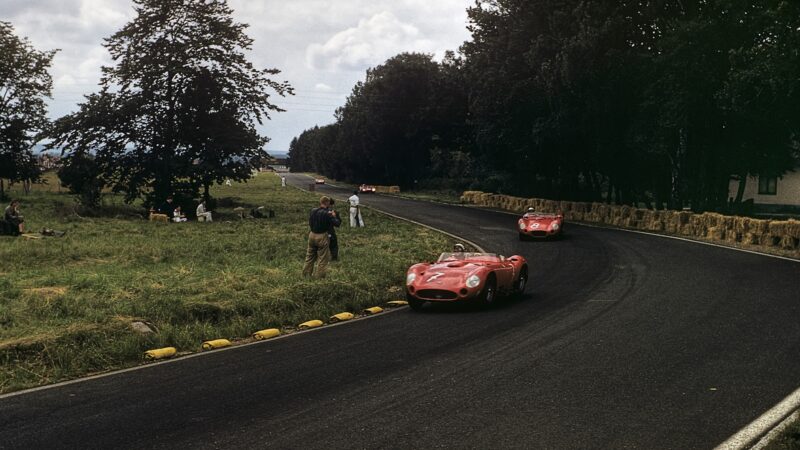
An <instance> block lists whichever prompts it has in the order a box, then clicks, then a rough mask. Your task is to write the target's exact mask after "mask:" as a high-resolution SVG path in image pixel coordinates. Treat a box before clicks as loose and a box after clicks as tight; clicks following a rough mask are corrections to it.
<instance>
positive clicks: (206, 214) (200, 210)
mask: <svg viewBox="0 0 800 450" xmlns="http://www.w3.org/2000/svg"><path fill="white" fill-rule="evenodd" d="M196 212H197V221H198V222H211V221H212V220H211V211H209V210H207V209H206V201H205V200H203V201H201V202H200V204H199V205H197V211H196Z"/></svg>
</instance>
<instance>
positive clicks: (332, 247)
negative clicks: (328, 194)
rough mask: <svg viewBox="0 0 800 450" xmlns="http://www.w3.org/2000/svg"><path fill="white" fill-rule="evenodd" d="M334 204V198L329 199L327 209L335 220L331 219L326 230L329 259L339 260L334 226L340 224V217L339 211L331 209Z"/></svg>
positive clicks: (337, 241)
mask: <svg viewBox="0 0 800 450" xmlns="http://www.w3.org/2000/svg"><path fill="white" fill-rule="evenodd" d="M335 204H336V201H335V200H334V199H331V204H330V207H329V210H330V211H331V212H332V213H333V215H334V216H336V220H334V221H331V228H330V229H329V230H328V239H330V246H329V247H330V250H331V261H338V260H339V238H338V237H337V236H336V227H338V226H339V225H341V224H342V218H341V216H339V211H336V210H334V209H333V206H334V205H335Z"/></svg>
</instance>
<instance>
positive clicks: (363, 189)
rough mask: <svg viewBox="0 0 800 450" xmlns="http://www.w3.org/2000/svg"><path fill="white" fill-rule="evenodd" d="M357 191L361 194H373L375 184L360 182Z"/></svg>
mask: <svg viewBox="0 0 800 450" xmlns="http://www.w3.org/2000/svg"><path fill="white" fill-rule="evenodd" d="M358 192H360V193H362V194H374V193H375V186H372V185H369V184H362V185H361V186H359V187H358Z"/></svg>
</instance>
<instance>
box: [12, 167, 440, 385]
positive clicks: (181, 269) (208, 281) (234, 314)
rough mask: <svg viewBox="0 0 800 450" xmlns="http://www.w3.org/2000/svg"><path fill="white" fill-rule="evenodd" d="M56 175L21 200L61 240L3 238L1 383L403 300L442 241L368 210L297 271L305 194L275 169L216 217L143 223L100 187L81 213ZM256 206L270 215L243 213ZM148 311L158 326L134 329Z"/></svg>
mask: <svg viewBox="0 0 800 450" xmlns="http://www.w3.org/2000/svg"><path fill="white" fill-rule="evenodd" d="M55 183H57V182H56V181H55V180H52V181H51V182H50V184H49V185H48V186H44V187H42V186H37V187H38V188H39V189H35V191H34V192H33V193H31V194H30V195H28V196H22V195H20V198H21V199H22V211H23V213H24V214H25V217H26V225H27V228H28V229H30V230H40V229H41V228H43V227H48V228H54V229H58V230H63V231H66V232H67V234H66V236H65V237H62V238H47V237H45V238H41V239H30V240H29V239H25V238H19V237H18V238H12V237H0V392H8V391H13V390H17V389H21V388H25V387H30V386H35V385H41V384H46V383H52V382H55V381H59V380H63V379H68V378H74V377H77V376H81V375H84V374H88V373H91V372H96V371H102V370H107V369H112V368H119V367H125V366H130V365H134V364H136V363H138V362H139V361H141V354H142V352H143V351H144V350H146V349H148V348H154V347H161V346H176V347H178V349H179V350H180V351H197V350H198V349H199V347H200V343H201V342H202V341H203V340H205V339H211V338H229V339H240V338H244V337H246V336H249V334H250V333H252V332H253V331H255V330H257V329H262V328H267V327H284V328H291V327H292V326H294V325H296V324H298V323H300V322H302V321H305V320H309V319H314V318H320V319H325V318H327V317H329V316H330V315H331V314H334V313H337V312H341V311H359V310H361V309H362V308H363V307H365V306H372V305H374V304H378V303H381V302H384V301H386V300H391V299H395V298H399V297H400V296H401V295H402V283H403V278H404V275H405V269H406V268H407V267H408V266H409V265H410V264H413V263H414V262H417V261H419V260H422V259H430V258H433V257H435V256H436V255H437V254H438V253H439V252H440V251H441V250H442V249H445V248H448V247H449V246H450V242H449V239H448V238H446V237H444V236H442V235H439V234H438V233H435V232H432V231H429V230H427V229H422V228H419V227H416V226H413V225H410V224H407V223H405V222H402V221H398V220H395V219H391V218H388V217H385V216H383V215H381V214H377V213H372V212H371V211H369V210H367V211H365V215H366V217H365V221H366V222H367V223H368V224H369V227H367V228H360V229H350V228H349V227H346V226H345V227H342V228H341V229H340V230H339V233H338V234H339V242H340V259H341V261H339V262H336V263H332V264H331V266H330V268H329V272H328V277H327V278H325V279H322V280H319V279H307V278H303V277H302V276H301V271H302V265H303V257H304V253H305V246H306V239H307V234H308V225H307V220H308V212H309V210H310V209H311V208H312V207H314V206H315V205H316V203H317V201H318V197H317V196H315V195H314V194H310V193H305V192H301V191H299V190H296V189H293V188H281V187H280V180H279V178H278V177H276V176H274V175H272V174H260V175H258V176H257V177H254V178H253V179H251V180H250V181H249V182H248V183H243V184H234V185H233V186H230V187H227V186H220V187H217V188H216V189H215V190H214V191H213V192H212V194H213V195H214V196H215V197H216V198H218V199H220V200H221V202H220V203H221V204H224V205H229V206H228V207H227V208H220V210H218V211H215V221H214V222H213V223H198V222H187V223H181V224H161V223H153V222H148V221H146V220H145V219H144V218H143V214H141V213H142V212H143V210H141V209H140V208H136V207H130V206H125V205H122V204H121V203H120V202H119V201H118V200H117V199H116V198H114V197H111V196H109V197H108V198H107V199H106V206H105V207H104V208H103V209H102V210H101V211H99V213H100V214H94V215H95V216H99V217H91V218H89V217H86V216H85V215H79V214H76V213H75V210H74V208H73V207H72V205H73V201H72V199H71V197H70V196H68V195H67V194H66V193H64V192H58V190H57V189H56V188H55V187H54V184H55ZM234 206H243V207H245V208H246V209H249V208H250V207H254V206H265V207H267V208H268V209H272V210H274V211H275V214H276V216H275V218H272V219H240V218H239V217H238V216H237V214H236V213H235V212H234V211H233V207H234ZM134 320H144V321H147V322H150V323H152V324H153V325H154V327H155V328H156V330H157V332H156V333H153V334H148V335H140V334H137V333H134V332H133V331H132V330H131V328H130V323H131V322H132V321H134Z"/></svg>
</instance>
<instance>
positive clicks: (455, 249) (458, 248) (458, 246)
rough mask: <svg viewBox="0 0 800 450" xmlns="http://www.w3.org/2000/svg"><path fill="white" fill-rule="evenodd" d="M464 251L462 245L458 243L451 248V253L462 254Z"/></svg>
mask: <svg viewBox="0 0 800 450" xmlns="http://www.w3.org/2000/svg"><path fill="white" fill-rule="evenodd" d="M465 251H467V249H466V248H465V247H464V244H460V243H459V244H456V245H454V246H453V252H456V253H463V252H465Z"/></svg>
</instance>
